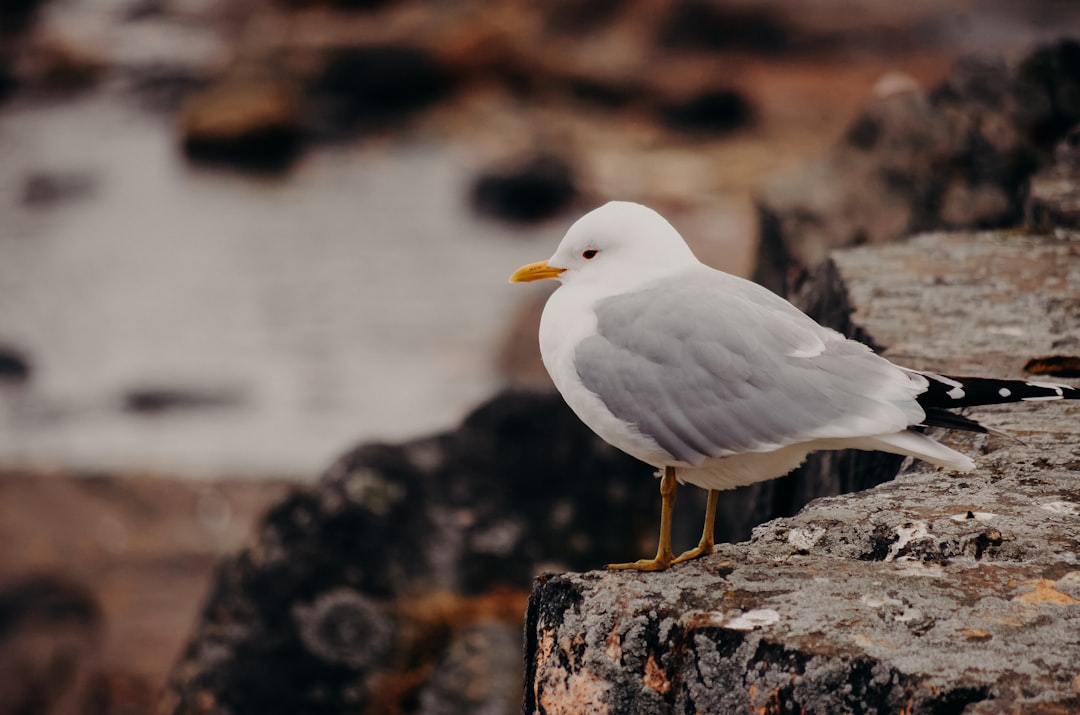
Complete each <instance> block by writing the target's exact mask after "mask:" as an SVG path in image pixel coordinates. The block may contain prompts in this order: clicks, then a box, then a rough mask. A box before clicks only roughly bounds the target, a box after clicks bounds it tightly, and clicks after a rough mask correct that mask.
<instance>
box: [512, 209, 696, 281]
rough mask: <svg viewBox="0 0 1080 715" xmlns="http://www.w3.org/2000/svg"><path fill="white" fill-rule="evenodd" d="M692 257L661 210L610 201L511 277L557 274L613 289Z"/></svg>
mask: <svg viewBox="0 0 1080 715" xmlns="http://www.w3.org/2000/svg"><path fill="white" fill-rule="evenodd" d="M696 262H697V259H696V258H695V257H694V254H693V253H692V252H691V251H690V248H689V247H688V246H687V245H686V242H685V241H683V239H682V236H680V235H679V232H678V231H676V230H675V229H674V227H672V225H671V224H670V223H668V222H667V220H666V219H664V217H663V216H661V215H660V214H658V213H656V212H655V211H653V210H652V209H650V208H648V207H646V206H642V205H641V204H635V203H632V202H629V201H611V202H609V203H607V204H604V205H603V206H601V207H600V208H598V209H594V210H592V211H590V212H589V213H587V214H585V215H584V216H582V217H581V218H580V219H578V220H577V221H576V222H575V223H574V225H573V226H571V227H570V230H569V231H567V232H566V236H564V237H563V240H562V242H561V243H559V247H558V248H557V249H556V250H555V253H554V254H552V256H551V258H549V259H548V260H546V261H540V262H538V263H530V264H529V265H526V266H522V267H521V268H519V269H517V270H516V271H514V273H513V275H511V276H510V282H511V283H527V282H530V281H536V280H541V279H544V278H555V279H557V280H559V281H562V282H563V283H571V282H573V283H579V282H580V283H586V282H587V283H590V284H603V285H605V286H609V287H610V288H611V289H612V290H616V289H624V288H627V287H632V286H637V285H640V284H641V283H644V282H647V281H650V280H653V279H655V278H658V277H660V276H662V275H665V274H668V273H672V272H675V271H678V270H681V269H684V268H686V267H688V266H690V265H693V264H694V263H696Z"/></svg>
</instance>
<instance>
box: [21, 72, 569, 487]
mask: <svg viewBox="0 0 1080 715" xmlns="http://www.w3.org/2000/svg"><path fill="white" fill-rule="evenodd" d="M34 176H38V177H39V179H37V180H36V181H38V183H41V180H40V177H42V176H43V177H45V180H46V181H45V183H48V181H53V182H54V183H57V184H59V185H60V186H61V187H63V186H65V185H70V187H74V189H72V190H71V191H70V192H69V193H70V194H71V195H70V196H68V197H67V198H63V197H61V198H60V199H58V200H57V201H56V202H53V203H49V202H47V201H38V202H35V201H33V200H31V201H30V202H29V203H28V202H27V201H26V200H25V199H26V192H27V182H28V180H29V181H31V183H33V182H34V181H35V180H34V179H33V178H32V177H34ZM470 177H471V171H470V167H469V166H468V165H467V163H466V162H465V161H463V159H462V157H459V156H457V155H455V154H454V153H453V151H452V150H448V149H446V148H443V147H438V146H434V145H405V146H402V145H397V146H382V147H381V148H380V147H370V146H369V147H353V148H348V147H338V148H325V149H319V150H315V151H312V152H310V153H309V154H308V155H307V157H306V158H305V159H304V161H303V163H302V164H301V165H300V166H298V167H297V168H296V170H295V171H294V172H292V173H291V174H290V175H289V177H288V178H287V179H284V180H269V179H251V178H248V177H244V176H240V175H235V174H231V173H228V172H220V171H208V170H203V169H199V168H193V167H191V166H189V165H187V164H186V163H185V162H184V161H183V159H182V158H181V157H179V156H178V152H177V149H176V146H175V140H174V137H173V133H172V129H171V127H170V126H168V124H167V123H166V122H165V121H163V120H162V119H160V118H159V117H156V116H154V115H152V114H147V113H144V112H142V111H140V110H139V109H137V108H134V107H132V106H129V105H127V104H126V103H125V102H124V101H123V100H121V99H117V98H115V97H110V96H109V95H108V94H107V93H106V94H100V93H99V94H96V95H94V96H87V97H84V98H82V99H79V100H76V101H67V102H65V103H63V104H54V105H48V104H45V105H43V104H38V105H24V106H19V105H15V106H8V107H6V108H5V110H4V112H3V113H0V343H8V344H12V345H15V346H18V347H19V348H21V349H23V350H25V351H26V352H27V353H28V354H29V356H30V358H31V360H32V363H33V367H34V373H33V376H32V379H31V381H30V382H29V384H27V385H25V386H21V387H11V386H7V387H4V388H3V389H0V463H9V464H10V463H23V464H25V463H33V464H39V465H40V464H50V465H68V466H76V467H80V468H118V467H119V468H149V469H156V470H167V471H169V472H173V473H177V472H179V473H185V474H192V475H199V474H218V473H254V474H279V475H291V476H304V475H314V474H315V472H316V471H317V470H319V469H321V468H322V467H324V466H325V465H326V464H327V463H328V461H329V460H330V459H331V458H333V457H334V456H335V455H336V454H337V453H339V452H340V451H341V450H342V449H344V448H346V447H348V446H351V445H352V444H354V443H356V442H358V441H359V440H366V439H374V438H386V439H401V438H406V437H411V436H415V435H419V434H423V433H426V432H429V431H432V430H437V429H441V428H445V427H449V426H451V425H452V424H453V423H455V422H456V421H457V420H458V419H459V418H460V417H461V416H462V415H463V414H464V413H465V412H466V411H467V409H468V408H469V407H471V406H472V405H474V404H475V403H476V402H478V401H479V400H481V399H483V398H484V397H485V396H487V395H488V394H490V393H491V392H492V391H493V390H494V389H495V388H496V387H497V378H496V377H495V375H494V374H493V368H492V365H493V353H494V349H493V348H494V346H495V344H496V343H497V340H498V337H499V335H500V332H501V331H502V330H503V329H504V328H505V326H506V322H507V318H508V314H509V312H510V310H511V309H512V306H513V305H514V303H515V302H516V301H517V300H519V299H520V297H521V295H522V294H521V289H520V287H517V290H515V287H513V286H509V285H508V284H507V283H506V277H507V275H508V274H509V272H510V271H511V270H512V269H513V268H515V267H516V266H518V265H519V264H521V263H523V262H527V261H532V260H537V259H540V258H544V257H546V256H547V255H550V252H551V250H553V247H554V244H555V243H556V242H557V240H558V238H559V237H560V235H561V233H562V231H563V230H564V229H565V223H566V222H557V223H556V224H554V225H552V226H549V227H546V228H544V229H543V230H539V231H532V232H519V231H514V230H513V229H510V228H508V227H505V226H502V225H499V224H495V223H490V222H485V221H481V220H479V219H478V218H476V217H475V216H473V215H471V213H470V210H469V208H468V205H467V203H466V201H465V194H466V191H467V188H468V185H469V180H470ZM31 198H32V197H31ZM144 388H169V389H173V388H175V389H180V390H184V391H192V392H195V393H198V394H203V395H206V396H207V397H208V399H209V401H211V402H221V403H223V404H216V405H207V406H204V407H197V408H191V409H181V410H172V411H165V412H162V413H160V414H151V415H147V414H143V413H138V412H132V411H131V410H127V409H124V396H125V394H127V393H128V392H129V391H131V390H133V389H144Z"/></svg>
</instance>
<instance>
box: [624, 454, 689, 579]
mask: <svg viewBox="0 0 1080 715" xmlns="http://www.w3.org/2000/svg"><path fill="white" fill-rule="evenodd" d="M678 487H679V484H678V482H676V481H675V467H664V476H663V477H662V478H661V479H660V544H659V545H658V546H657V547H656V558H653V559H641V560H639V561H633V562H631V563H628V564H609V565H608V568H609V569H631V570H634V571H663V570H664V569H666V568H667V567H668V566H671V564H672V561H673V560H674V558H675V554H673V553H672V551H671V515H672V513H673V512H674V511H675V490H676V489H678Z"/></svg>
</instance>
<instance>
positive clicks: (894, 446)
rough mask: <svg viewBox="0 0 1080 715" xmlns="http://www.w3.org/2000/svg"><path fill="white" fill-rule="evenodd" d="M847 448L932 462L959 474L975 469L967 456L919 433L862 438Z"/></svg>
mask: <svg viewBox="0 0 1080 715" xmlns="http://www.w3.org/2000/svg"><path fill="white" fill-rule="evenodd" d="M847 446H848V447H851V448H853V449H873V450H879V451H882V452H891V453H892V454H903V455H907V456H908V457H915V458H916V459H921V460H923V461H924V462H930V463H931V464H936V465H938V466H940V467H948V468H950V469H955V470H957V471H959V472H970V471H971V470H973V469H975V462H974V461H973V460H972V459H971V458H970V457H968V456H967V455H965V454H961V453H959V452H957V451H956V450H955V449H949V448H948V447H946V446H945V445H943V444H941V443H940V442H935V441H934V440H932V439H931V438H929V437H927V436H926V435H924V434H921V433H919V432H910V431H908V430H905V431H903V432H894V433H892V434H879V435H875V436H873V437H860V438H858V439H853V440H848V441H847Z"/></svg>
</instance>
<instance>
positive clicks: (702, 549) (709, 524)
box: [671, 489, 720, 564]
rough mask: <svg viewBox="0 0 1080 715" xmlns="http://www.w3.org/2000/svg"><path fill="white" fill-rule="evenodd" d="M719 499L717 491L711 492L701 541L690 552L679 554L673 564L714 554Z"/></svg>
mask: <svg viewBox="0 0 1080 715" xmlns="http://www.w3.org/2000/svg"><path fill="white" fill-rule="evenodd" d="M719 497H720V492H719V491H717V490H716V489H710V490H709V499H708V501H707V503H706V504H705V528H703V529H702V530H701V541H699V542H698V545H697V546H695V547H694V548H692V549H690V550H689V551H684V552H682V553H681V554H679V556H678V558H676V559H675V560H674V561H672V562H671V563H673V564H681V563H682V562H683V561H689V560H690V559H696V558H697V557H698V556H705V555H707V554H711V553H712V552H713V546H714V545H715V544H716V503H717V502H718V501H719Z"/></svg>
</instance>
